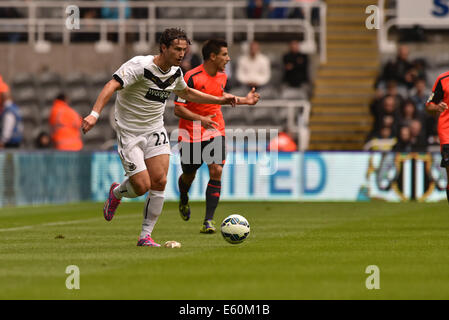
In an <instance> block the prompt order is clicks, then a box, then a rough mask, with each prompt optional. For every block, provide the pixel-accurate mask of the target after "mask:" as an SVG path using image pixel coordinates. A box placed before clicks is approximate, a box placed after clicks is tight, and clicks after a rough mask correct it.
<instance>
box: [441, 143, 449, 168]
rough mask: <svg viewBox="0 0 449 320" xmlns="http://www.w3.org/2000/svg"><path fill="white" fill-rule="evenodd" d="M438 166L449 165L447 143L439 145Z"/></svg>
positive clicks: (448, 147)
mask: <svg viewBox="0 0 449 320" xmlns="http://www.w3.org/2000/svg"><path fill="white" fill-rule="evenodd" d="M440 167H442V168H446V167H449V144H443V145H442V146H441V164H440Z"/></svg>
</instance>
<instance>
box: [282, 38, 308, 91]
mask: <svg viewBox="0 0 449 320" xmlns="http://www.w3.org/2000/svg"><path fill="white" fill-rule="evenodd" d="M282 60H283V63H284V82H285V83H287V84H288V86H290V87H300V86H301V85H303V84H307V83H308V82H309V60H308V57H307V55H305V54H302V53H301V52H299V41H298V40H292V41H290V43H289V51H288V52H287V53H286V54H285V55H284V57H283V58H282Z"/></svg>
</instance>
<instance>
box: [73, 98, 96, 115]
mask: <svg viewBox="0 0 449 320" xmlns="http://www.w3.org/2000/svg"><path fill="white" fill-rule="evenodd" d="M71 107H72V108H73V109H74V110H76V112H78V114H79V115H80V116H81V117H83V118H84V117H85V116H87V115H88V114H89V113H90V111H91V110H92V106H91V104H90V103H88V102H82V101H81V102H77V103H72V104H71Z"/></svg>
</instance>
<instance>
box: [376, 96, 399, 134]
mask: <svg viewBox="0 0 449 320" xmlns="http://www.w3.org/2000/svg"><path fill="white" fill-rule="evenodd" d="M398 109H399V106H398V105H397V104H396V102H395V99H394V97H393V96H386V97H385V98H384V99H383V100H382V104H381V106H380V108H379V109H377V110H376V111H375V113H374V114H373V117H374V125H373V129H372V131H371V133H370V135H369V136H368V139H371V138H372V137H374V136H375V135H377V134H379V132H380V128H382V127H391V128H392V130H393V134H394V135H395V134H396V130H395V129H396V128H397V122H398V119H399V111H398Z"/></svg>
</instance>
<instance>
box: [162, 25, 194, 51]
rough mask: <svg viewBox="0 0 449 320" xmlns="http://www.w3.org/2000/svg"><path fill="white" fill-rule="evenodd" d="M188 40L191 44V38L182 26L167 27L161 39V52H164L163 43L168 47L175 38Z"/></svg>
mask: <svg viewBox="0 0 449 320" xmlns="http://www.w3.org/2000/svg"><path fill="white" fill-rule="evenodd" d="M176 39H178V40H186V41H187V43H188V44H190V39H189V38H188V37H187V34H186V33H185V31H184V30H182V29H180V28H169V29H165V30H164V32H163V33H162V35H161V38H160V39H159V52H161V53H162V45H163V44H165V46H166V47H167V48H168V47H170V45H171V42H172V41H173V40H176Z"/></svg>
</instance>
